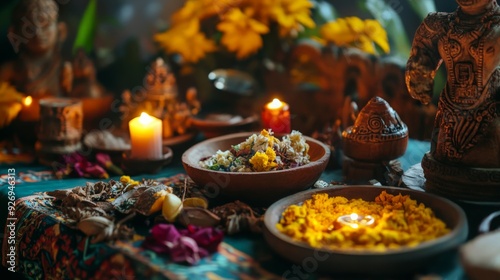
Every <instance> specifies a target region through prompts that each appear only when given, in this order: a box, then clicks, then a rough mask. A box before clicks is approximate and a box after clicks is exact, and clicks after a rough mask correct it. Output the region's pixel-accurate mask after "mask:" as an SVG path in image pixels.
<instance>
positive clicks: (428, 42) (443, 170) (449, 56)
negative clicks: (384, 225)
mask: <svg viewBox="0 0 500 280" xmlns="http://www.w3.org/2000/svg"><path fill="white" fill-rule="evenodd" d="M457 3H458V5H459V7H458V9H457V10H456V11H455V12H452V13H441V12H438V13H432V14H429V16H427V17H426V18H425V19H424V21H423V23H422V24H421V25H420V27H419V28H418V30H417V32H416V34H415V38H414V41H413V47H412V51H411V55H410V58H409V60H408V63H407V71H406V84H407V87H408V90H409V93H410V95H411V96H412V97H413V98H415V99H417V100H420V101H421V102H422V103H424V104H428V103H429V102H430V101H431V97H432V93H433V91H432V90H433V84H434V81H433V79H434V76H435V73H436V71H437V69H438V67H439V66H440V65H441V64H442V63H443V64H444V65H445V67H446V70H447V83H446V86H445V88H444V89H443V90H442V92H441V95H440V97H439V103H438V112H437V114H436V118H435V124H434V129H433V133H432V139H431V140H432V143H431V151H430V152H429V153H428V154H427V155H426V156H425V157H424V159H423V161H422V167H423V169H424V173H425V177H426V185H425V187H426V189H427V190H429V191H432V192H436V193H439V194H443V195H445V196H448V197H451V198H457V199H466V200H496V201H500V116H499V110H500V104H499V102H500V24H499V23H500V8H499V6H498V4H497V1H496V0H457Z"/></svg>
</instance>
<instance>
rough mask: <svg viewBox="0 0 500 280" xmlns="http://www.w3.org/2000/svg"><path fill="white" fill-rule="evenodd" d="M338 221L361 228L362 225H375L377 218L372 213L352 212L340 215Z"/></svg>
mask: <svg viewBox="0 0 500 280" xmlns="http://www.w3.org/2000/svg"><path fill="white" fill-rule="evenodd" d="M337 222H339V223H341V224H343V225H347V226H350V227H352V228H359V227H361V226H370V225H373V223H374V222H375V219H374V218H373V217H372V216H370V215H358V214H356V213H352V214H349V215H343V216H340V217H338V219H337Z"/></svg>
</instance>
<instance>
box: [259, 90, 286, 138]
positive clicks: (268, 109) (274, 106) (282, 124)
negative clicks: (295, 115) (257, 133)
mask: <svg viewBox="0 0 500 280" xmlns="http://www.w3.org/2000/svg"><path fill="white" fill-rule="evenodd" d="M262 124H263V126H264V128H265V129H271V130H272V131H273V132H275V133H290V131H291V121H290V110H289V106H288V104H287V103H285V102H282V101H280V100H279V99H278V98H275V99H273V101H272V102H269V103H267V104H266V106H265V107H264V110H263V111H262Z"/></svg>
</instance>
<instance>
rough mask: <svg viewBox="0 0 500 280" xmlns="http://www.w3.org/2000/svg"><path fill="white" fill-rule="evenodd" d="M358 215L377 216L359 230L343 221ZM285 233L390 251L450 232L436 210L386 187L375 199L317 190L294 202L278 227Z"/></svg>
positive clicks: (317, 242) (325, 243)
mask: <svg viewBox="0 0 500 280" xmlns="http://www.w3.org/2000/svg"><path fill="white" fill-rule="evenodd" d="M352 213H357V214H359V215H370V216H372V217H373V218H375V222H374V223H373V224H372V225H371V226H360V227H359V228H353V227H351V226H348V225H344V224H341V223H339V222H338V221H337V219H338V217H340V216H342V215H350V214H352ZM276 226H277V228H278V230H279V231H281V232H282V233H284V234H286V235H288V236H290V237H292V238H293V239H294V240H297V241H304V242H307V243H308V244H309V245H310V246H312V247H315V248H328V249H355V250H371V251H385V250H387V249H394V248H400V247H401V246H409V247H412V246H416V245H418V244H420V243H422V242H424V241H428V240H432V239H435V238H438V237H440V236H442V235H445V234H446V233H448V232H449V231H450V230H449V228H447V226H446V224H445V223H444V222H443V221H442V220H440V219H438V218H437V217H436V216H435V215H434V213H433V211H432V209H430V208H427V207H426V206H425V205H424V204H423V203H417V201H415V200H413V199H411V198H410V196H409V195H401V194H399V195H391V194H388V193H387V192H386V191H382V193H381V194H380V195H378V196H377V197H376V198H375V201H364V200H362V199H347V198H345V197H341V196H335V197H329V196H328V194H324V193H322V194H315V195H313V196H312V198H311V199H308V200H306V201H305V202H304V203H303V204H302V205H290V206H289V207H288V208H287V209H285V211H284V212H283V215H282V218H281V219H280V221H279V223H278V224H277V225H276Z"/></svg>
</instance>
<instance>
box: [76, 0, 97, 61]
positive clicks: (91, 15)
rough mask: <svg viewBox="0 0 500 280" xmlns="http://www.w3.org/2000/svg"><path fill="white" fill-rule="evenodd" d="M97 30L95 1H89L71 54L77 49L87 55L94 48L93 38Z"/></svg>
mask: <svg viewBox="0 0 500 280" xmlns="http://www.w3.org/2000/svg"><path fill="white" fill-rule="evenodd" d="M96 28H97V0H90V1H89V3H88V5H87V7H86V8H85V11H84V13H83V16H82V19H81V21H80V24H79V25H78V31H77V35H76V39H75V42H74V44H73V54H74V53H76V51H77V50H78V49H83V50H85V52H87V53H89V52H91V51H92V49H93V48H94V37H95V32H96Z"/></svg>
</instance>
